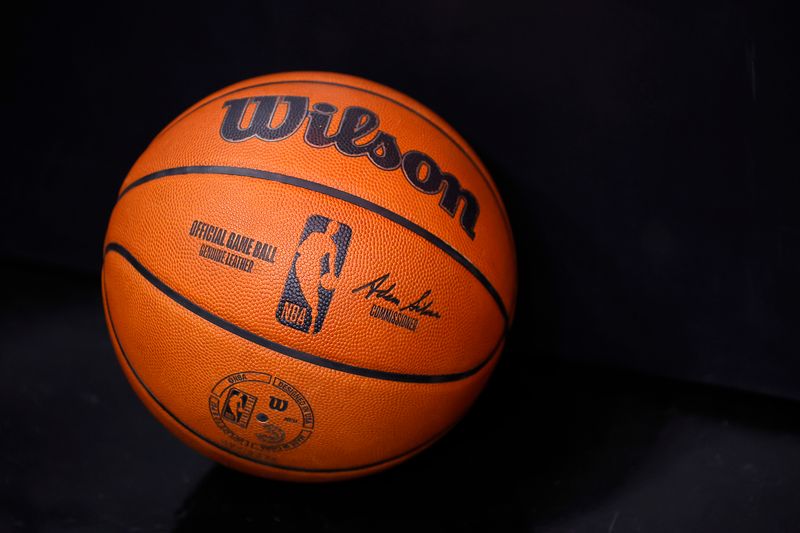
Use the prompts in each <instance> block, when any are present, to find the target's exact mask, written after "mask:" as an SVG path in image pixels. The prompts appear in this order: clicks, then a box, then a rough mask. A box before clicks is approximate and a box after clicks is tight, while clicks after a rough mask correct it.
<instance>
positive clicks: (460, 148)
mask: <svg viewBox="0 0 800 533" xmlns="http://www.w3.org/2000/svg"><path fill="white" fill-rule="evenodd" d="M287 83H310V84H312V85H332V86H334V87H344V88H345V89H352V90H354V91H361V92H363V93H367V94H371V95H372V96H377V97H378V98H383V99H384V100H387V101H389V102H392V103H393V104H395V105H398V106H400V107H402V108H403V109H406V110H408V111H411V112H412V113H414V114H415V115H417V116H418V117H419V118H421V119H422V120H424V121H425V122H427V123H428V124H430V125H431V126H433V127H434V128H436V130H437V131H438V132H439V133H441V134H442V135H444V136H445V137H446V138H447V139H448V140H449V141H450V142H451V143H453V146H455V147H456V148H458V151H459V152H461V153H462V154H464V157H466V158H467V161H469V162H470V164H471V165H472V167H473V168H474V169H475V170H476V171H477V172H478V175H479V176H480V177H481V178H482V179H483V183H484V185H486V187H487V188H488V189H489V192H491V193H492V197H493V198H494V201H495V203H496V204H497V205H498V207H500V213H501V216H502V218H503V221H504V222H505V224H506V228H507V229H508V230H509V232H510V231H511V225H510V223H509V221H508V215H507V214H506V212H505V208H504V207H503V202H501V201H500V197H499V194H498V193H497V191H495V189H494V186H493V185H492V182H491V180H490V179H489V177H488V176H486V174H484V172H483V170H482V169H481V167H480V165H478V163H477V162H476V161H475V160H474V159H473V158H472V156H471V155H469V153H468V152H467V150H466V149H465V148H464V147H463V146H461V143H459V142H458V141H456V140H455V139H454V138H453V137H451V136H450V134H449V133H447V132H446V131H444V129H442V128H441V127H440V126H438V125H437V124H435V123H434V122H433V121H432V120H431V119H429V118H428V117H426V116H425V115H423V114H422V113H420V112H419V111H417V110H416V109H414V108H412V107H409V106H407V105H406V104H404V103H402V102H398V101H397V100H395V99H394V98H390V97H388V96H386V95H384V94H381V93H378V92H375V91H370V90H369V89H362V88H361V87H354V86H352V85H347V84H346V83H336V82H334V81H322V80H282V81H269V82H266V83H256V84H255V85H248V86H247V87H240V88H239V89H234V90H233V91H228V92H227V93H224V94H221V95H219V96H215V97H214V98H211V99H209V100H208V101H206V102H203V103H202V104H200V105H198V106H197V107H195V108H193V109H189V110H187V111H185V112H184V114H182V115H180V116H178V118H176V119H175V120H173V121H172V122H171V123H169V124H167V127H166V128H164V129H163V131H161V132H160V133H159V134H158V135H157V137H158V136H160V135H161V134H163V133H165V132H166V131H167V130H169V129H170V128H172V127H173V126H175V125H176V124H178V123H179V122H180V121H182V120H183V119H185V118H186V117H188V116H189V115H191V114H192V113H194V112H195V111H199V110H200V109H202V108H204V107H206V106H207V105H208V104H210V103H212V102H216V101H217V100H220V99H222V98H225V97H226V96H230V95H232V94H235V93H239V92H242V91H247V90H250V89H255V88H257V87H266V86H267V85H283V84H287Z"/></svg>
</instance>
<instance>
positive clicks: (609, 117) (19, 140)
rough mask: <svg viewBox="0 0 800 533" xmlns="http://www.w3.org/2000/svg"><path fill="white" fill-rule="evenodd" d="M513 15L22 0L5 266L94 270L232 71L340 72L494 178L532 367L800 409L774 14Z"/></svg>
mask: <svg viewBox="0 0 800 533" xmlns="http://www.w3.org/2000/svg"><path fill="white" fill-rule="evenodd" d="M516 4H518V3H516V2H515V3H510V4H508V5H502V4H501V3H500V2H490V3H489V2H487V3H485V4H484V5H467V4H466V3H463V2H457V1H447V2H433V1H430V0H428V1H425V2H416V1H405V2H402V3H401V4H399V3H388V2H372V3H363V4H358V5H356V4H352V5H351V4H348V3H343V2H328V3H316V4H313V5H305V4H304V3H303V2H297V1H293V2H246V3H235V2H219V3H217V4H209V5H201V4H200V3H197V2H195V3H192V4H190V5H185V6H180V7H179V6H177V5H174V4H171V3H167V2H164V3H161V4H156V5H150V6H147V5H144V4H142V3H140V2H130V3H128V2H119V3H117V2H107V3H104V4H103V5H97V6H83V7H82V6H78V5H76V4H74V3H72V2H56V3H52V4H49V5H48V4H46V3H44V4H43V3H24V5H20V6H19V8H20V9H21V10H22V11H21V12H20V13H19V14H17V15H14V18H13V19H12V20H11V23H10V25H9V26H10V28H9V31H10V35H11V36H12V38H13V46H11V47H10V48H9V49H8V50H9V51H10V54H11V56H12V57H11V70H12V76H11V79H10V82H7V83H10V84H11V86H12V88H11V92H12V94H11V99H10V104H9V105H7V107H6V112H5V114H4V118H5V120H6V124H7V126H6V129H7V131H8V132H9V133H10V134H11V144H10V147H11V151H10V152H9V153H8V154H7V155H6V156H5V158H4V163H5V172H4V174H5V176H4V177H5V179H4V192H3V193H2V196H0V198H2V199H1V200H0V217H1V218H0V222H2V228H3V245H2V247H0V250H2V252H1V253H2V260H3V261H5V262H16V263H19V264H23V265H25V264H30V263H43V264H47V265H51V266H57V267H66V268H70V269H78V270H86V271H93V272H98V271H99V267H100V262H101V246H102V237H103V232H104V229H105V224H106V221H107V218H108V215H109V213H110V211H111V208H112V206H113V203H114V199H115V194H116V192H117V188H118V186H119V184H120V183H121V180H122V179H123V177H124V175H125V173H126V172H127V170H128V168H129V167H130V165H131V164H132V163H133V161H134V160H135V158H136V157H137V156H138V154H139V153H140V152H141V151H142V150H143V149H144V148H145V147H146V146H147V143H148V142H149V140H150V139H151V138H152V137H153V136H154V135H155V134H156V133H157V132H158V131H159V130H160V128H161V127H163V126H164V125H165V124H166V123H167V122H168V121H169V120H171V119H172V118H173V117H174V116H176V115H177V114H178V113H180V112H181V111H182V110H183V109H185V108H186V107H188V106H189V105H191V104H192V103H193V102H194V101H196V100H198V99H200V98H201V97H203V96H205V95H206V94H208V93H210V92H212V91H214V90H217V89H219V88H221V87H223V86H225V85H227V84H230V83H233V82H236V81H239V80H241V79H245V78H248V77H251V76H255V75H260V74H266V73H271V72H278V71H286V70H301V69H302V70H333V71H340V72H345V73H349V74H355V75H360V76H364V77H367V78H371V79H374V80H375V81H378V82H381V83H384V84H387V85H389V86H392V87H395V88H397V89H399V90H401V91H403V92H406V93H408V94H409V95H411V96H413V97H415V98H417V99H418V100H420V101H422V102H423V103H425V104H426V105H428V106H430V107H431V108H433V109H434V110H436V111H437V112H438V113H439V114H441V115H442V116H443V117H444V118H445V119H446V120H448V121H449V122H450V123H451V124H452V125H453V126H454V127H455V128H456V129H457V130H458V131H460V132H461V133H462V134H463V135H464V136H465V137H466V138H467V139H468V140H469V141H470V143H471V144H472V145H473V146H474V148H475V149H476V150H477V152H478V153H479V155H480V156H481V157H482V158H483V160H484V161H485V162H486V164H487V166H488V167H489V168H490V170H491V172H492V173H493V175H494V177H495V179H496V181H497V183H498V185H499V187H500V189H501V191H502V192H503V193H504V197H505V199H506V201H507V205H508V208H509V212H510V216H511V219H512V222H513V225H514V228H515V232H516V239H517V243H518V248H519V258H520V297H519V306H518V309H519V312H518V316H517V320H516V332H515V333H514V342H516V343H517V344H518V345H519V344H525V345H527V346H530V350H526V353H528V354H533V355H531V356H530V357H533V358H543V359H544V358H557V359H559V360H562V361H563V360H566V361H574V360H582V361H589V362H593V363H595V362H596V363H601V364H610V365H614V366H621V367H626V368H633V369H637V370H643V371H645V372H648V373H654V374H659V375H669V376H677V377H681V378H687V379H691V380H701V381H708V382H715V383H721V384H725V385H731V386H735V387H743V388H747V389H751V390H757V391H762V392H768V393H771V394H777V395H785V396H790V397H795V398H800V363H798V357H797V354H800V328H798V327H797V319H798V311H797V301H798V296H800V284H799V283H798V280H797V274H798V272H800V216H799V215H798V210H797V208H796V204H797V200H798V193H800V188H799V187H798V176H800V172H798V170H800V169H798V164H797V155H798V137H797V118H798V116H797V106H796V104H795V99H796V97H797V94H798V90H797V89H798V86H797V83H796V78H795V76H796V72H795V67H796V56H795V55H794V54H793V53H791V52H790V50H791V48H792V47H791V44H792V43H790V42H789V41H790V37H791V35H790V34H791V33H792V32H794V31H795V30H794V28H793V26H792V24H791V20H790V17H789V16H788V13H787V11H788V9H787V8H786V6H784V5H783V4H780V3H775V2H756V1H752V2H721V1H720V2H714V1H709V2H662V3H645V2H638V1H630V2H625V1H619V0H613V1H607V2H591V1H587V0H577V1H576V0H570V1H558V2H526V3H525V4H526V7H525V10H524V11H520V8H519V6H517V5H516ZM787 4H788V3H787ZM7 102H9V101H8V100H7ZM517 364H522V367H521V368H524V369H525V371H534V370H533V369H534V368H535V365H536V361H527V362H524V363H519V362H518V363H517Z"/></svg>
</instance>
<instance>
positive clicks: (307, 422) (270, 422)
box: [208, 372, 314, 455]
mask: <svg viewBox="0 0 800 533" xmlns="http://www.w3.org/2000/svg"><path fill="white" fill-rule="evenodd" d="M208 406H209V409H210V411H211V416H212V417H213V419H214V422H215V423H216V424H217V427H219V429H220V430H222V432H223V433H224V434H225V435H226V436H227V437H228V438H229V439H231V440H232V441H233V443H234V445H235V446H236V447H237V448H244V449H245V450H246V453H247V452H249V453H248V454H249V455H258V454H259V452H265V453H271V452H284V451H287V450H292V449H294V448H297V447H298V446H300V445H301V444H303V443H304V442H305V441H307V440H308V439H309V437H311V433H312V432H313V431H314V411H312V409H311V405H309V403H308V400H306V398H305V396H303V394H302V393H301V392H300V391H298V390H297V389H296V388H294V387H293V386H291V385H290V384H288V383H286V382H285V381H283V380H282V379H281V378H279V377H277V376H273V375H271V374H265V373H263V372H240V373H237V374H231V375H230V376H227V377H225V378H224V379H222V380H221V381H220V382H219V383H217V384H216V385H215V386H214V389H213V390H212V392H211V396H209V398H208Z"/></svg>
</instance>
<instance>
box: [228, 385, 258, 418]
mask: <svg viewBox="0 0 800 533" xmlns="http://www.w3.org/2000/svg"><path fill="white" fill-rule="evenodd" d="M256 400H258V398H256V397H255V396H253V395H252V394H247V393H246V392H242V391H240V390H239V389H236V388H231V390H229V391H228V397H227V398H225V404H224V405H223V407H222V417H223V418H225V419H226V420H229V421H231V422H233V423H234V424H236V425H237V426H240V427H243V428H247V425H248V424H249V423H250V417H251V416H252V415H253V408H254V407H255V406H256Z"/></svg>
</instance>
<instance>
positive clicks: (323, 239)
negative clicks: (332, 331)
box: [275, 215, 353, 333]
mask: <svg viewBox="0 0 800 533" xmlns="http://www.w3.org/2000/svg"><path fill="white" fill-rule="evenodd" d="M352 234H353V230H352V229H351V228H350V226H348V225H347V224H343V223H341V222H337V221H335V220H331V219H329V218H326V217H323V216H321V215H311V216H310V217H308V220H306V225H305V227H304V228H303V232H302V234H301V235H300V242H299V243H298V245H297V251H296V252H295V253H294V259H293V260H292V267H291V268H290V269H289V275H288V276H287V278H286V284H285V285H284V287H283V294H282V295H281V300H280V302H279V303H278V310H277V311H276V313H275V316H276V317H277V318H278V322H280V323H281V324H283V325H285V326H289V327H290V328H294V329H297V330H300V331H302V332H304V333H308V332H309V331H311V333H319V331H320V330H321V329H322V325H323V324H324V323H325V316H326V315H327V314H328V308H329V307H330V305H331V300H332V299H333V293H334V291H335V290H336V283H337V281H338V280H339V275H340V274H341V273H342V267H343V266H344V259H345V257H346V256H347V249H348V247H349V246H350V237H351V235H352ZM312 326H313V328H312Z"/></svg>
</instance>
